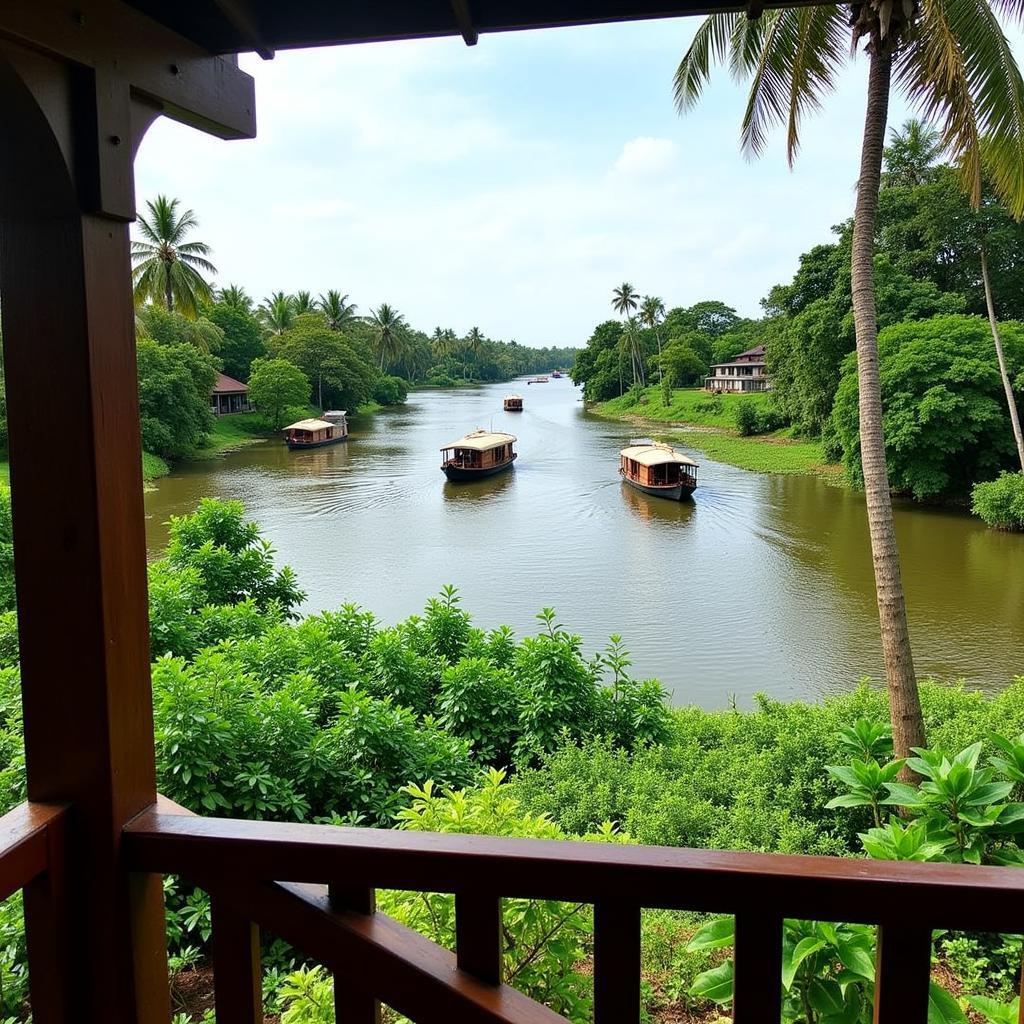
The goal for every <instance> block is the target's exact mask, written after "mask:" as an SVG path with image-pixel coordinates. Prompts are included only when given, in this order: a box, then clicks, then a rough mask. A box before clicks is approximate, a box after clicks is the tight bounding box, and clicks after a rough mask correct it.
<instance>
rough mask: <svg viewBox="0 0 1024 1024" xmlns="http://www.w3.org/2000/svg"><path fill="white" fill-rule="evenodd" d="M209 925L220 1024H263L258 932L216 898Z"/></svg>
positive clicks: (212, 899) (218, 1021) (215, 996)
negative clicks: (210, 927)
mask: <svg viewBox="0 0 1024 1024" xmlns="http://www.w3.org/2000/svg"><path fill="white" fill-rule="evenodd" d="M210 923H211V925H212V927H213V997H214V1001H215V1003H216V1006H217V1024H263V973H262V970H261V965H260V930H259V928H257V927H256V925H254V924H253V923H252V921H248V920H246V919H245V918H244V917H242V916H241V915H239V914H237V913H235V911H234V910H232V909H231V908H230V907H228V906H226V905H225V904H223V903H221V902H220V901H219V900H218V899H217V897H216V896H211V897H210Z"/></svg>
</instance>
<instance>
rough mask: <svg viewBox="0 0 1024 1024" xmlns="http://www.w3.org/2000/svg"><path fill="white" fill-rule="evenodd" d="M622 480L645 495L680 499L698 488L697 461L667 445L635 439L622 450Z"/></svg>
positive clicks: (620, 466)
mask: <svg viewBox="0 0 1024 1024" xmlns="http://www.w3.org/2000/svg"><path fill="white" fill-rule="evenodd" d="M619 474H620V475H621V477H622V479H623V480H624V481H625V482H626V483H627V484H629V485H630V487H635V488H636V489H637V490H638V491H643V492H644V494H653V495H654V496H655V497H658V498H671V499H672V500H673V501H681V500H682V499H683V498H689V497H690V495H691V494H693V492H694V491H695V490H696V489H697V463H696V462H694V461H693V459H691V458H689V457H688V456H686V455H683V454H682V452H677V451H676V450H675V449H674V448H673V447H671V446H670V445H667V444H658V443H656V442H654V441H639V442H634V443H633V444H631V445H630V446H629V447H628V448H623V449H622V451H621V452H620V453H619Z"/></svg>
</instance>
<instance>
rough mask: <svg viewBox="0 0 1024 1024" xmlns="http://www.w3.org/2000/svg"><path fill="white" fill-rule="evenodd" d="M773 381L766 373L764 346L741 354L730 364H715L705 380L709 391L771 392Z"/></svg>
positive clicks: (705, 385)
mask: <svg viewBox="0 0 1024 1024" xmlns="http://www.w3.org/2000/svg"><path fill="white" fill-rule="evenodd" d="M771 386H772V379H771V377H769V376H768V374H767V373H765V363H764V345H757V346H755V347H754V348H748V349H747V351H746V352H741V353H740V354H739V355H738V356H737V357H736V358H735V359H734V360H732V362H730V363H715V364H714V365H712V367H711V373H710V374H708V376H707V377H705V378H704V387H705V388H706V389H707V390H708V391H770V390H771Z"/></svg>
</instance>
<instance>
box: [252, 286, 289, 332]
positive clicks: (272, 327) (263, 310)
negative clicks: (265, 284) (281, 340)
mask: <svg viewBox="0 0 1024 1024" xmlns="http://www.w3.org/2000/svg"><path fill="white" fill-rule="evenodd" d="M259 314H260V319H261V320H262V321H263V326H264V327H265V328H266V330H267V333H268V334H284V332H285V331H287V330H288V328H289V327H291V325H292V321H294V319H295V300H294V299H293V298H292V297H291V296H290V295H288V294H287V293H286V292H272V293H271V294H270V296H269V297H267V298H265V299H264V300H263V304H262V305H261V306H260V308H259Z"/></svg>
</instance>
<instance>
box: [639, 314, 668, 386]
mask: <svg viewBox="0 0 1024 1024" xmlns="http://www.w3.org/2000/svg"><path fill="white" fill-rule="evenodd" d="M664 319H665V303H664V302H662V301H661V299H659V298H658V297H657V296H656V295H645V296H644V297H643V300H642V301H641V303H640V322H641V323H642V324H643V325H644V326H645V327H650V328H651V329H653V331H654V336H655V338H657V339H658V381H659V382H660V381H661V379H662V377H664V371H663V370H662V368H661V322H662V320H664Z"/></svg>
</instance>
